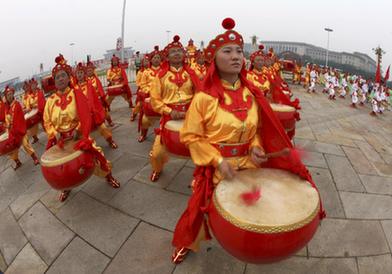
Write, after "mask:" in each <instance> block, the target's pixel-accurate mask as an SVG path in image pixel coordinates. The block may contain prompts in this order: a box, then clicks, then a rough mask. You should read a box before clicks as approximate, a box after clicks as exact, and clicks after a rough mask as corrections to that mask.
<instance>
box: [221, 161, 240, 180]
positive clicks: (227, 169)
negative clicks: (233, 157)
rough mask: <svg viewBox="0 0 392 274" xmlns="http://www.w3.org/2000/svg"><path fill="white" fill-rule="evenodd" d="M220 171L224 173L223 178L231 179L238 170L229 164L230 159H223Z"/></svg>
mask: <svg viewBox="0 0 392 274" xmlns="http://www.w3.org/2000/svg"><path fill="white" fill-rule="evenodd" d="M218 169H219V172H220V173H221V174H222V176H223V178H225V179H227V180H231V179H233V178H234V176H235V173H236V171H235V170H234V168H233V167H232V166H231V165H230V164H229V162H228V161H226V160H223V161H222V162H221V163H220V164H219V167H218Z"/></svg>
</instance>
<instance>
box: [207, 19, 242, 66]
mask: <svg viewBox="0 0 392 274" xmlns="http://www.w3.org/2000/svg"><path fill="white" fill-rule="evenodd" d="M222 26H223V28H224V29H226V31H225V32H224V33H222V34H219V35H218V36H217V37H215V39H213V40H211V41H210V43H209V44H208V46H207V47H206V49H205V55H206V60H207V61H208V62H212V61H213V60H214V58H215V54H216V52H217V51H218V50H219V49H220V48H221V47H223V46H224V45H227V44H236V45H239V46H240V47H243V46H244V39H243V38H242V36H241V34H239V33H238V32H236V31H235V30H233V28H234V27H235V21H234V20H233V19H231V18H226V19H224V20H223V21H222Z"/></svg>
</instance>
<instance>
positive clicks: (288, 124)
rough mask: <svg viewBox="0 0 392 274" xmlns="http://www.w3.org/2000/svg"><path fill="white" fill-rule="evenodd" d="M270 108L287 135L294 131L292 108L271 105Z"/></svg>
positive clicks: (293, 110) (293, 112)
mask: <svg viewBox="0 0 392 274" xmlns="http://www.w3.org/2000/svg"><path fill="white" fill-rule="evenodd" d="M271 108H272V110H273V111H274V113H275V114H276V116H277V117H278V119H279V121H280V123H281V124H282V126H283V128H284V129H285V130H286V132H287V133H289V132H293V131H294V130H295V122H296V119H295V112H296V109H295V108H294V107H292V106H288V105H283V104H274V103H271Z"/></svg>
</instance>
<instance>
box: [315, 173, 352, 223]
mask: <svg viewBox="0 0 392 274" xmlns="http://www.w3.org/2000/svg"><path fill="white" fill-rule="evenodd" d="M309 171H310V172H311V174H312V178H313V181H314V182H315V184H316V186H317V188H318V189H319V191H320V195H321V200H322V202H323V206H324V209H325V211H326V212H327V216H328V217H335V218H337V217H338V218H344V217H345V216H344V210H343V206H342V203H341V202H340V198H339V194H338V192H337V190H336V187H335V185H334V183H333V180H332V177H331V174H330V173H329V170H328V169H322V168H312V167H311V168H309Z"/></svg>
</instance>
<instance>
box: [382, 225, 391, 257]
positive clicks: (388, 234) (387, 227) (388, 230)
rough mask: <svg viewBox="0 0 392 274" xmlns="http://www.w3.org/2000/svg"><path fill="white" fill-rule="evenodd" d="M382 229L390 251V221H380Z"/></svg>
mask: <svg viewBox="0 0 392 274" xmlns="http://www.w3.org/2000/svg"><path fill="white" fill-rule="evenodd" d="M381 224H382V228H383V229H384V233H385V236H386V238H387V241H388V244H389V248H390V250H392V220H386V221H382V222H381Z"/></svg>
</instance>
